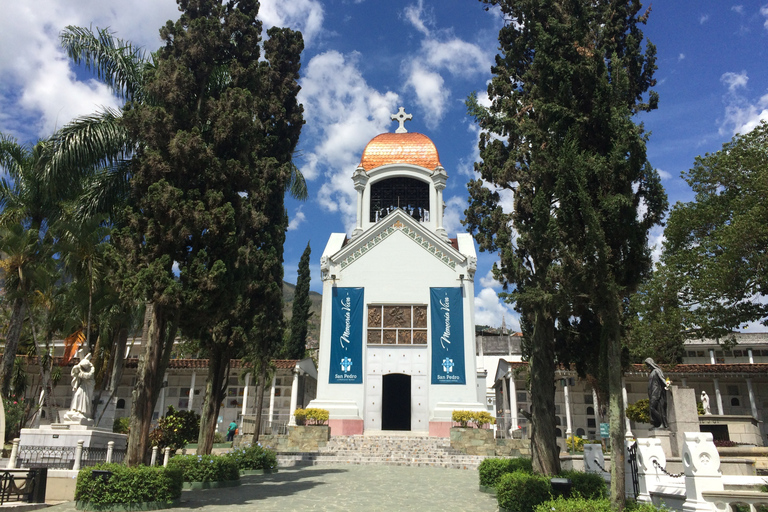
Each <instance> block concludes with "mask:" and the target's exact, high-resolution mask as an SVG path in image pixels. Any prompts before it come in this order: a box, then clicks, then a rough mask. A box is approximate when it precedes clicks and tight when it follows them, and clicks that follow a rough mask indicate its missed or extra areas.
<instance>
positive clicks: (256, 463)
mask: <svg viewBox="0 0 768 512" xmlns="http://www.w3.org/2000/svg"><path fill="white" fill-rule="evenodd" d="M226 456H227V457H231V458H232V459H233V460H234V461H235V462H236V463H237V467H238V469H241V470H242V469H273V468H276V467H277V455H275V452H273V451H272V450H269V449H267V448H262V447H261V445H260V444H257V445H254V446H246V447H243V448H238V449H236V450H232V451H231V452H229V453H227V455H226Z"/></svg>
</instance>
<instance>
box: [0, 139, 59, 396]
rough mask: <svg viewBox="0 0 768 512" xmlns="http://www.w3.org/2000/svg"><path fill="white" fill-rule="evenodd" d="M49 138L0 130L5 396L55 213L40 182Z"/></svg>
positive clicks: (0, 370) (53, 200)
mask: <svg viewBox="0 0 768 512" xmlns="http://www.w3.org/2000/svg"><path fill="white" fill-rule="evenodd" d="M49 148H50V141H45V140H43V141H39V142H38V143H37V144H35V145H34V146H29V145H21V144H19V143H18V142H17V141H16V139H14V138H12V137H10V136H7V135H4V134H2V133H0V169H2V170H4V171H5V173H6V176H3V177H2V178H0V251H1V252H2V253H3V255H4V256H3V270H4V271H5V289H6V294H7V295H8V297H9V299H11V300H12V301H13V309H12V313H11V319H10V322H9V327H8V333H7V335H6V341H5V350H4V352H3V360H2V365H0V376H1V377H0V386H1V387H0V389H1V390H2V393H3V395H4V396H8V393H9V390H10V385H11V378H12V370H13V361H14V359H15V357H16V351H17V349H18V345H19V338H20V336H21V328H22V324H23V322H24V318H25V316H26V314H27V306H28V295H29V293H30V292H31V291H32V279H31V276H32V273H33V271H34V269H35V266H36V265H38V264H39V263H40V261H42V260H43V259H44V258H45V257H46V253H47V249H46V246H49V245H50V244H51V237H50V232H49V227H50V224H51V223H53V222H54V221H55V220H57V219H58V218H59V217H60V215H61V208H60V204H61V203H60V201H59V200H58V198H57V197H56V196H55V195H53V194H52V193H51V190H50V188H49V187H47V186H46V184H45V183H44V182H43V179H42V176H43V174H44V172H43V170H44V169H45V168H46V166H47V165H48V162H49V152H48V150H49Z"/></svg>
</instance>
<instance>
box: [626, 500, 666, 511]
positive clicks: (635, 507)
mask: <svg viewBox="0 0 768 512" xmlns="http://www.w3.org/2000/svg"><path fill="white" fill-rule="evenodd" d="M624 510H625V512H659V510H669V509H668V508H667V507H665V506H664V505H662V506H661V508H657V507H656V506H655V505H653V503H638V502H636V501H634V500H627V503H626V506H625V507H624Z"/></svg>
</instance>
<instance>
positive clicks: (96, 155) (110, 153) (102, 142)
mask: <svg viewBox="0 0 768 512" xmlns="http://www.w3.org/2000/svg"><path fill="white" fill-rule="evenodd" d="M121 118H122V112H121V111H119V110H115V109H111V108H104V109H103V110H101V111H100V112H97V113H95V114H93V115H90V116H83V117H79V118H77V119H75V120H74V121H71V122H70V123H69V124H67V125H66V126H64V127H63V128H62V129H61V130H59V131H58V132H57V133H56V134H55V135H54V136H53V137H52V139H51V145H50V151H51V154H50V159H49V161H48V163H47V165H46V166H45V167H44V173H45V182H46V183H48V184H56V183H58V184H60V185H61V184H63V185H67V184H71V183H72V182H76V181H78V180H79V179H81V178H82V177H83V176H84V175H86V176H87V175H90V174H92V173H93V172H94V171H95V170H96V169H98V168H101V167H105V166H106V167H109V166H114V165H117V164H119V163H120V162H122V161H123V160H125V159H127V158H129V156H130V153H131V152H132V151H133V148H134V141H133V139H131V137H130V136H129V134H128V132H127V130H125V129H124V128H123V126H122V125H121V123H120V119H121Z"/></svg>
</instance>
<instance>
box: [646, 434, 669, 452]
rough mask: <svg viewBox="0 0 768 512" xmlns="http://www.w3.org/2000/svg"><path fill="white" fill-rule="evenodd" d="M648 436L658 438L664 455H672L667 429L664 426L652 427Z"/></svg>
mask: <svg viewBox="0 0 768 512" xmlns="http://www.w3.org/2000/svg"><path fill="white" fill-rule="evenodd" d="M648 437H649V438H651V439H658V440H659V441H660V442H661V449H662V450H663V451H664V456H665V457H667V458H670V457H672V444H671V443H670V440H669V438H670V433H669V430H667V429H666V428H654V429H651V431H650V432H649V433H648Z"/></svg>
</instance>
